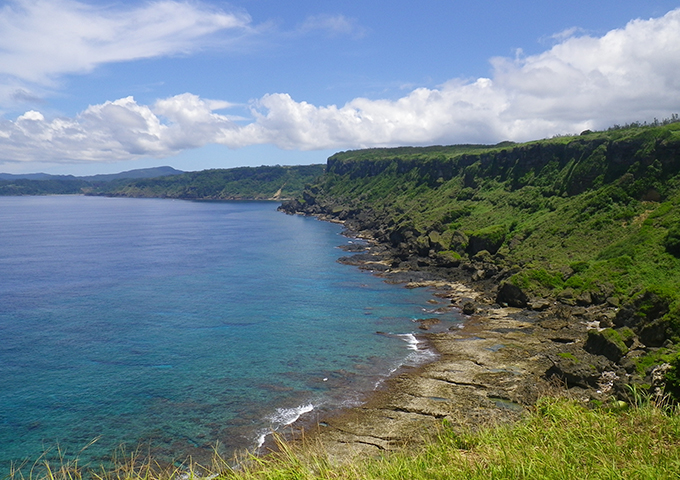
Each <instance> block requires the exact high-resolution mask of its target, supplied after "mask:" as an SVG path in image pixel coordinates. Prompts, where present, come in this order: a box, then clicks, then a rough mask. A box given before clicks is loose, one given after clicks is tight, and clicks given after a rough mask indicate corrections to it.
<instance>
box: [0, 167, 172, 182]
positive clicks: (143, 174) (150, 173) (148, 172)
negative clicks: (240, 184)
mask: <svg viewBox="0 0 680 480" xmlns="http://www.w3.org/2000/svg"><path fill="white" fill-rule="evenodd" d="M182 173H184V172H183V171H181V170H176V169H174V168H172V167H167V166H164V167H153V168H140V169H137V170H128V171H126V172H120V173H110V174H100V175H89V176H83V177H76V176H74V175H50V174H49V173H25V174H11V173H0V180H85V181H87V182H110V181H113V180H120V179H123V178H131V179H132V178H155V177H165V176H169V175H180V174H182Z"/></svg>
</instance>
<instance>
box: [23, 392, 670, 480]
mask: <svg viewBox="0 0 680 480" xmlns="http://www.w3.org/2000/svg"><path fill="white" fill-rule="evenodd" d="M132 463H133V462H131V461H128V462H127V463H125V462H122V464H121V467H120V468H119V469H118V470H116V471H112V472H106V473H99V474H97V473H95V474H94V478H96V479H99V480H175V479H180V478H182V477H184V478H188V479H191V478H198V477H204V478H205V477H209V478H211V479H217V480H222V479H224V480H227V479H234V480H241V479H244V480H247V479H258V480H260V479H262V480H265V479H266V480H276V479H437V478H442V479H445V478H451V479H459V478H464V479H559V480H568V479H584V478H588V479H671V478H672V479H678V478H680V410H679V409H678V408H677V407H673V408H670V407H663V408H660V407H656V406H654V405H652V404H650V403H649V402H646V403H642V404H641V405H640V406H637V407H631V408H630V409H623V410H612V409H606V408H599V409H595V410H593V409H588V408H586V407H584V406H582V405H579V404H578V403H576V402H574V401H571V400H565V399H554V398H546V399H543V400H541V401H540V402H539V403H538V404H537V406H536V407H535V408H534V409H533V411H532V412H531V413H530V414H529V415H527V417H526V419H525V420H523V421H522V422H519V423H517V424H514V425H508V426H500V427H487V428H483V429H480V430H479V431H476V432H472V431H469V432H463V433H461V432H460V431H455V430H453V429H451V428H449V427H447V426H446V425H443V427H442V429H441V431H440V432H439V434H438V435H437V436H436V437H435V438H434V439H433V440H432V441H431V442H429V443H427V444H426V445H424V446H420V447H415V446H414V447H412V448H410V449H405V450H402V451H399V452H395V453H388V454H385V455H383V456H381V457H376V458H362V459H360V460H357V461H355V462H353V463H349V464H341V465H337V464H334V463H332V462H329V461H328V459H327V457H326V455H325V454H324V453H323V450H322V449H321V448H320V447H319V446H318V445H309V444H308V445H305V446H302V447H300V448H298V447H292V446H288V445H283V446H282V450H281V452H280V453H278V454H274V455H270V456H268V457H266V458H252V459H250V460H248V461H246V462H245V463H244V466H242V467H241V468H240V469H239V470H231V469H230V468H229V467H228V466H227V464H226V462H223V461H222V460H220V459H217V460H216V462H215V464H214V465H213V466H212V467H210V468H207V469H204V468H202V467H200V466H192V467H191V468H189V469H187V470H180V469H175V470H166V471H163V472H160V473H159V472H154V470H153V469H152V468H151V467H150V466H149V464H143V465H138V466H137V467H133V466H132ZM73 467H76V468H73ZM83 474H84V472H83V471H82V469H78V468H77V465H70V466H69V465H66V466H63V467H62V468H47V467H46V466H44V465H36V466H35V467H34V468H33V469H32V471H31V472H29V473H28V474H26V476H24V475H23V474H22V473H20V472H15V473H14V474H13V475H12V476H11V477H10V478H11V479H12V480H21V479H30V480H79V479H80V478H82V476H83Z"/></svg>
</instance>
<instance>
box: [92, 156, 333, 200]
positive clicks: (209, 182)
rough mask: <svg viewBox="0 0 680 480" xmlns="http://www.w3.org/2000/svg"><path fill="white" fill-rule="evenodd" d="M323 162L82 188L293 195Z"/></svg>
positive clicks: (175, 194)
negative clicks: (319, 163)
mask: <svg viewBox="0 0 680 480" xmlns="http://www.w3.org/2000/svg"><path fill="white" fill-rule="evenodd" d="M323 171H324V166H323V165H303V166H293V167H288V166H278V165H277V166H262V167H240V168H230V169H214V170H202V171H200V172H188V173H183V174H181V175H173V176H169V177H158V178H147V179H141V180H121V181H114V182H111V183H109V184H106V185H101V186H99V187H97V188H92V189H87V190H85V192H86V194H88V195H106V196H122V197H155V198H182V199H192V200H199V199H200V200H234V199H248V200H267V199H285V198H293V197H295V196H296V195H299V194H300V192H302V190H303V188H304V187H305V185H306V184H308V183H310V182H312V181H314V180H315V179H316V178H317V177H319V176H320V175H322V174H323Z"/></svg>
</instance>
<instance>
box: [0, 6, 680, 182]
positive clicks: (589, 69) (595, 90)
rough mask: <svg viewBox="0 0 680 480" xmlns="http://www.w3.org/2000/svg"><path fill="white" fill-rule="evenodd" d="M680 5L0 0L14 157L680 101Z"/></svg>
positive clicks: (425, 140) (68, 162) (638, 114)
mask: <svg viewBox="0 0 680 480" xmlns="http://www.w3.org/2000/svg"><path fill="white" fill-rule="evenodd" d="M678 72H680V1H664V0H646V1H644V2H641V1H639V0H637V1H630V0H618V1H609V0H605V1H593V0H591V1H588V2H586V1H580V0H579V1H571V2H560V1H543V2H535V1H532V2H529V1H524V0H520V1H490V0H481V1H477V2H469V1H468V2H463V1H444V0H437V1H435V0H423V1H420V2H413V1H408V2H407V1H402V0H392V1H382V0H377V1H365V0H364V1H354V0H346V1H344V2H337V1H334V2H330V1H288V2H280V1H270V0H236V1H232V2H225V1H208V0H204V1H197V0H194V1H188V2H187V1H174V0H158V1H121V0H119V1H115V0H112V1H104V0H96V1H95V0H80V1H76V0H14V1H2V2H0V171H3V172H10V173H22V172H37V171H44V172H48V173H71V174H76V175H88V174H94V173H108V172H118V171H123V170H130V169H134V168H144V167H149V166H156V165H172V166H174V167H175V168H179V169H181V170H202V169H206V168H230V167H236V166H243V165H252V166H256V165H273V164H282V165H283V164H309V163H322V162H325V160H326V158H327V157H328V156H329V155H331V154H332V153H334V152H336V151H339V150H348V149H355V148H364V147H382V146H397V145H431V144H455V143H497V142H499V141H503V140H513V141H526V140H532V139H537V138H546V137H551V136H553V135H557V134H566V133H578V132H580V131H582V130H584V129H586V128H591V129H597V128H606V127H608V126H611V125H612V124H615V123H625V122H630V121H636V120H652V119H653V118H655V117H656V118H665V117H668V116H670V115H671V114H672V113H679V112H680V75H678Z"/></svg>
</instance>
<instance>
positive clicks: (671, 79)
mask: <svg viewBox="0 0 680 480" xmlns="http://www.w3.org/2000/svg"><path fill="white" fill-rule="evenodd" d="M492 65H493V67H494V73H493V75H492V78H480V79H476V80H459V79H454V80H451V81H449V82H446V83H445V84H443V85H441V86H439V87H438V88H418V89H415V90H412V91H411V92H410V93H408V94H407V95H405V96H403V97H402V98H400V99H397V100H380V99H378V100H372V99H367V98H356V99H354V100H351V101H350V102H348V103H347V104H345V105H343V106H336V105H329V106H317V105H313V104H310V103H307V102H304V101H296V100H294V99H293V98H291V97H290V95H287V94H284V93H277V94H268V95H265V96H263V97H262V98H260V99H259V100H257V101H254V102H253V103H252V105H251V112H252V118H250V119H249V120H248V121H246V122H241V121H239V122H238V123H237V122H236V121H235V120H234V117H231V116H228V115H224V114H218V113H216V111H217V110H225V109H228V108H230V107H231V106H232V105H231V104H229V103H227V102H223V101H217V100H206V99H201V98H199V97H198V96H196V95H192V94H189V93H185V94H182V95H177V96H174V97H171V98H167V99H163V100H159V101H158V102H157V103H156V104H155V105H153V106H144V105H139V104H137V103H136V102H135V101H134V99H132V98H131V97H129V98H124V99H120V100H116V101H114V102H106V103H104V104H101V105H95V106H90V107H89V108H88V109H86V110H85V111H84V112H82V113H81V114H80V115H78V116H77V117H76V118H72V119H68V118H66V119H63V118H58V119H53V120H49V119H45V118H44V117H43V115H42V114H40V113H39V112H37V111H31V112H27V113H26V114H24V115H22V116H20V117H18V118H17V119H16V120H15V121H4V122H0V159H2V160H5V161H12V160H15V161H32V160H33V161H44V160H45V159H47V158H49V159H51V160H53V161H63V162H67V161H117V160H121V159H126V158H136V157H139V156H157V157H163V156H167V155H172V154H175V153H177V152H179V151H181V150H184V149H189V148H195V147H200V146H202V145H206V144H209V143H214V144H222V145H226V146H228V147H231V148H238V147H243V146H247V145H254V144H265V143H267V144H274V145H277V146H279V147H280V148H283V149H298V150H310V149H344V148H358V147H370V146H390V145H404V144H450V143H468V142H478V143H493V142H498V141H501V140H516V141H523V140H530V139H534V138H542V137H547V136H552V135H554V134H558V133H570V132H571V133H578V132H579V131H581V130H584V129H586V128H605V127H607V126H610V125H612V124H614V123H625V122H629V121H634V120H645V119H650V120H651V118H653V117H654V116H656V117H658V118H663V117H666V116H669V115H670V114H671V113H675V112H680V76H678V74H677V72H680V9H677V10H674V11H671V12H669V13H668V14H667V15H665V16H664V17H661V18H656V19H650V20H634V21H631V22H630V23H629V24H628V25H626V26H625V27H624V28H621V29H617V30H613V31H611V32H609V33H607V34H606V35H604V36H602V37H599V38H596V37H591V36H577V37H574V36H572V37H568V38H566V39H564V40H563V41H562V42H561V43H559V44H557V45H555V46H553V47H552V48H550V49H549V50H547V51H545V52H543V53H541V54H539V55H533V56H529V57H522V56H521V55H518V56H517V58H514V59H512V58H494V59H492Z"/></svg>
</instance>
